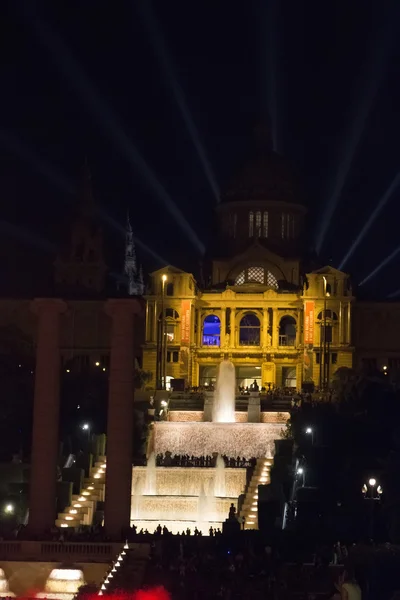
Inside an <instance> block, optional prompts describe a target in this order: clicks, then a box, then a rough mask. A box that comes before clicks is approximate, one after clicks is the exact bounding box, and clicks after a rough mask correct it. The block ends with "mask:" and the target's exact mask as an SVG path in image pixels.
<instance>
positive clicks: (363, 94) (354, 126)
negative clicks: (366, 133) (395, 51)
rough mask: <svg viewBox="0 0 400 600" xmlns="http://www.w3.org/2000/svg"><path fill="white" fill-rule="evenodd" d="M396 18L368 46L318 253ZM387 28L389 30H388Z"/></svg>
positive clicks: (378, 81) (390, 18) (390, 17)
mask: <svg viewBox="0 0 400 600" xmlns="http://www.w3.org/2000/svg"><path fill="white" fill-rule="evenodd" d="M394 4H396V3H394ZM397 20H398V18H397V13H396V15H388V17H387V21H386V23H387V25H386V26H385V27H384V30H383V31H382V35H379V37H378V40H377V42H376V43H375V44H374V46H373V48H372V49H371V51H372V56H370V59H369V60H368V61H367V62H366V63H365V65H364V68H363V71H362V77H361V83H360V85H359V91H358V93H357V95H356V101H355V102H353V108H352V111H351V112H352V115H353V116H352V121H351V123H350V124H349V126H348V130H347V135H346V137H345V139H344V140H343V143H342V148H341V152H340V157H341V160H339V161H338V163H337V166H336V169H335V172H334V174H333V179H332V182H331V185H330V190H329V194H328V202H327V204H326V207H325V210H324V213H323V214H322V216H321V219H320V225H319V227H318V229H317V237H316V249H317V252H318V254H320V253H321V250H322V246H323V243H324V241H325V236H326V234H327V232H328V229H329V227H330V225H331V223H332V217H333V214H334V212H335V210H336V207H337V205H338V202H339V199H340V196H341V194H342V192H343V188H344V186H345V183H346V180H347V177H348V174H349V171H350V168H351V165H352V162H353V159H354V156H355V153H356V150H357V148H358V145H359V143H360V140H361V137H362V134H363V130H364V126H365V123H366V120H367V118H368V115H369V112H370V110H371V108H372V105H373V103H374V100H375V96H376V94H377V91H378V89H379V87H380V84H381V82H382V79H383V75H384V73H385V69H384V65H383V63H385V61H386V58H387V56H388V54H389V51H390V49H391V45H392V44H391V43H392V39H393V37H394V36H393V29H394V27H393V25H394V23H396V24H397ZM388 29H389V30H390V31H388Z"/></svg>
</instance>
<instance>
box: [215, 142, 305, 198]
mask: <svg viewBox="0 0 400 600" xmlns="http://www.w3.org/2000/svg"><path fill="white" fill-rule="evenodd" d="M247 200H250V201H257V200H259V201H266V202H276V201H278V202H289V203H292V204H301V200H300V193H299V183H298V179H297V177H296V175H295V173H294V171H293V170H292V169H291V167H290V165H289V164H288V162H287V161H286V160H285V159H284V158H283V157H282V156H280V155H279V154H277V153H276V152H272V151H264V152H263V153H262V154H259V155H258V156H256V157H253V158H252V159H251V160H249V161H248V162H247V163H246V164H245V165H244V167H242V168H241V169H239V170H238V172H237V174H236V175H235V176H234V177H233V179H232V180H231V181H230V183H229V184H228V186H227V187H226V188H225V190H223V192H222V202H242V201H247Z"/></svg>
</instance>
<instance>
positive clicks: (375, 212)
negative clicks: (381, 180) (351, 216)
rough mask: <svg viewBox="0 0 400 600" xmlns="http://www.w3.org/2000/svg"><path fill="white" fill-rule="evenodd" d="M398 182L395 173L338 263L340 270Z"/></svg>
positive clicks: (399, 182) (398, 179) (397, 176)
mask: <svg viewBox="0 0 400 600" xmlns="http://www.w3.org/2000/svg"><path fill="white" fill-rule="evenodd" d="M399 184H400V173H397V175H396V177H395V178H394V179H393V181H392V183H391V184H390V186H389V187H388V189H387V190H386V192H385V193H384V195H383V196H382V198H381V199H380V200H379V202H378V204H377V206H376V207H375V208H374V210H373V211H372V213H371V215H370V217H369V218H368V220H367V221H366V223H365V225H364V227H363V228H362V229H361V231H360V233H359V234H358V236H357V237H356V239H355V240H354V242H353V244H352V245H351V248H350V250H349V251H348V252H347V254H346V256H345V257H344V259H343V260H342V262H341V263H340V265H339V270H340V271H342V270H343V268H344V266H345V264H346V263H347V261H348V260H349V258H350V256H351V255H352V254H353V252H354V251H355V249H356V248H357V246H358V245H359V244H360V243H361V241H362V240H363V238H364V237H365V236H366V235H367V233H368V231H369V230H370V228H371V226H372V224H373V222H374V221H375V219H376V218H377V216H378V215H379V213H380V212H381V211H382V210H383V208H384V207H385V206H386V204H387V202H388V201H389V200H390V198H391V197H392V195H393V193H394V192H395V190H396V189H397V188H398V186H399Z"/></svg>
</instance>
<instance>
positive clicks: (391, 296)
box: [386, 290, 400, 299]
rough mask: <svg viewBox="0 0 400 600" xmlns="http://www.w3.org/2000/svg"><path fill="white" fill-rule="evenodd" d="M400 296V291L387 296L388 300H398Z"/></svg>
mask: <svg viewBox="0 0 400 600" xmlns="http://www.w3.org/2000/svg"><path fill="white" fill-rule="evenodd" d="M398 296H400V290H397V291H396V292H392V293H391V294H388V295H387V296H386V298H388V299H389V298H397V297H398Z"/></svg>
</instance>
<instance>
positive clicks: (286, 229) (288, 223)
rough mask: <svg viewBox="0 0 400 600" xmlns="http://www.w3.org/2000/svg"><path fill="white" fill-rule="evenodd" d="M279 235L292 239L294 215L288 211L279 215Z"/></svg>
mask: <svg viewBox="0 0 400 600" xmlns="http://www.w3.org/2000/svg"><path fill="white" fill-rule="evenodd" d="M281 235H282V239H283V240H284V239H294V237H295V235H294V216H293V215H291V214H290V213H282V215H281Z"/></svg>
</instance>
